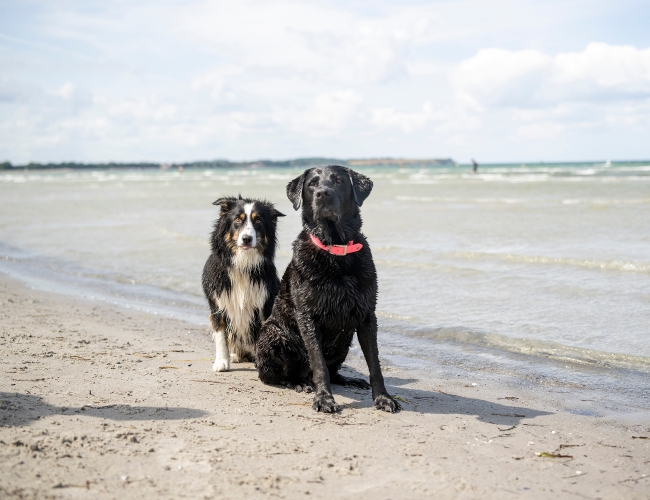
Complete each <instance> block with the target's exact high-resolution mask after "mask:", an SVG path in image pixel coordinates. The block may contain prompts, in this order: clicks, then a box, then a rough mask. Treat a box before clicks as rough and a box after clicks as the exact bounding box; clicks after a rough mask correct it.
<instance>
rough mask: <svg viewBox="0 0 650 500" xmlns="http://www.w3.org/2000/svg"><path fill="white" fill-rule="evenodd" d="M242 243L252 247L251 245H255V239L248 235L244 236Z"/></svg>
mask: <svg viewBox="0 0 650 500" xmlns="http://www.w3.org/2000/svg"><path fill="white" fill-rule="evenodd" d="M241 241H242V243H243V244H244V245H250V244H251V243H253V237H252V236H251V235H249V234H246V235H244V236H242V239H241Z"/></svg>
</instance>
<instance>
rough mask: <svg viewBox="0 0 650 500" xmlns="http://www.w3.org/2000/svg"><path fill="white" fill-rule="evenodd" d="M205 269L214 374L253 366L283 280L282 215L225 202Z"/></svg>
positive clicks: (252, 204)
mask: <svg viewBox="0 0 650 500" xmlns="http://www.w3.org/2000/svg"><path fill="white" fill-rule="evenodd" d="M214 205H218V206H219V207H220V208H221V213H220V216H219V219H218V220H217V221H216V222H215V224H214V230H213V232H212V236H211V238H210V243H211V246H212V254H211V255H210V257H208V261H207V262H206V263H205V267H204V268H203V280H202V281H203V293H204V294H205V298H206V299H207V300H208V303H209V304H210V324H211V325H212V328H213V329H214V341H215V344H216V355H215V361H214V365H213V366H212V369H213V370H214V371H216V372H221V371H226V370H229V369H230V362H231V361H233V362H235V363H237V362H240V361H244V360H249V361H253V358H254V354H255V341H256V340H257V336H258V334H259V330H260V327H261V326H262V322H263V321H264V320H265V319H266V318H267V317H268V316H269V314H271V308H272V307H273V301H274V300H275V296H276V295H277V293H278V287H279V283H280V282H279V280H278V275H277V271H276V270H275V264H274V263H273V259H274V257H275V247H276V245H277V239H276V234H275V233H276V226H277V221H278V217H284V214H281V213H280V212H278V211H277V210H276V209H275V208H274V207H273V205H272V204H271V203H269V202H267V201H260V200H252V199H248V198H246V199H242V197H241V195H240V196H239V198H234V197H230V198H220V199H218V200H217V201H215V202H214Z"/></svg>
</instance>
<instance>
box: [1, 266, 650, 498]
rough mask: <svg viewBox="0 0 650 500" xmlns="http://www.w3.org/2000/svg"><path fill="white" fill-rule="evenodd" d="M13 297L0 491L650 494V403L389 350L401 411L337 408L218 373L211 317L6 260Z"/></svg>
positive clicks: (243, 373)
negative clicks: (50, 281) (133, 305)
mask: <svg viewBox="0 0 650 500" xmlns="http://www.w3.org/2000/svg"><path fill="white" fill-rule="evenodd" d="M0 302H1V304H2V311H1V312H0V325H1V349H2V357H1V360H2V372H3V375H2V378H1V380H2V387H1V388H0V390H1V392H2V393H1V395H0V497H2V498H116V497H120V498H180V497H186V498H206V499H208V498H257V497H269V496H270V497H278V498H298V497H313V498H326V497H327V498H372V499H397V498H431V497H434V496H435V497H436V498H539V497H540V495H543V496H547V495H553V496H555V497H561V498H649V497H650V478H649V476H650V439H648V437H650V419H648V420H646V421H641V422H640V421H639V420H638V419H637V420H636V421H635V422H629V421H628V422H626V421H624V420H617V419H611V418H606V417H603V418H595V417H589V416H582V415H576V414H572V413H569V412H567V411H565V410H564V409H563V404H562V401H561V400H560V399H558V398H560V397H561V395H559V394H557V395H554V393H553V392H552V391H546V395H541V392H540V391H536V392H531V391H528V390H526V389H524V388H520V389H517V388H513V387H509V386H500V385H499V384H494V383H492V384H491V385H490V384H486V383H482V382H481V381H480V380H478V381H477V382H470V381H468V380H459V379H453V380H451V379H449V380H448V379H440V380H436V379H428V380H426V381H423V380H420V379H419V377H418V376H417V373H415V372H409V371H406V370H399V369H396V368H394V367H391V366H386V367H385V375H386V382H387V387H388V389H389V391H391V393H392V394H394V395H395V396H397V397H398V398H399V399H400V401H401V402H402V405H403V407H404V410H403V411H402V412H401V413H399V414H394V415H391V414H387V413H382V412H379V411H376V410H375V409H374V408H373V407H372V401H371V398H370V394H369V392H366V391H360V390H353V389H346V388H341V387H338V386H334V394H335V397H336V399H337V401H338V402H339V403H342V404H344V405H345V409H344V410H343V411H342V412H341V413H340V414H338V415H324V414H319V413H316V412H314V411H313V410H312V409H311V397H310V396H309V395H305V394H297V393H295V392H293V391H291V390H288V389H284V388H279V387H270V386H265V385H263V384H261V383H260V382H259V380H258V379H257V376H256V372H255V369H254V367H253V365H252V364H239V365H234V366H235V369H234V370H233V371H231V372H228V373H219V374H214V373H212V371H211V369H210V367H211V362H212V360H211V356H212V354H213V352H212V342H211V340H210V337H209V333H208V332H207V330H205V329H203V328H197V327H196V326H192V325H188V324H185V323H182V322H180V321H176V320H171V319H165V318H160V317H159V316H157V315H153V316H152V315H147V314H144V313H139V312H134V311H131V310H126V309H118V308H111V307H109V306H108V305H106V304H102V303H96V302H92V301H85V300H82V299H78V298H73V297H69V296H63V295H54V294H49V293H45V292H41V291H37V290H31V289H29V288H26V287H25V286H24V285H22V284H21V283H19V282H17V281H14V280H12V279H9V278H7V277H6V276H4V275H0ZM380 349H381V346H380ZM346 371H347V372H348V373H354V372H357V371H358V372H361V373H363V374H365V373H366V371H365V369H364V367H363V365H362V364H360V363H358V360H356V361H355V362H354V363H351V364H350V365H346ZM472 384H474V385H472Z"/></svg>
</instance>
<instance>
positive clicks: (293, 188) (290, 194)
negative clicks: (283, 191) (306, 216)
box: [287, 168, 311, 210]
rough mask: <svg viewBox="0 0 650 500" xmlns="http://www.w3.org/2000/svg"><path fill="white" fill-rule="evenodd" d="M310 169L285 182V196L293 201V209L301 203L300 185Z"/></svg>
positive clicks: (296, 208)
mask: <svg viewBox="0 0 650 500" xmlns="http://www.w3.org/2000/svg"><path fill="white" fill-rule="evenodd" d="M310 170H311V169H310V168H308V169H307V170H305V171H304V172H303V173H302V175H301V176H300V177H296V178H295V179H294V180H292V181H291V182H290V183H289V184H287V198H289V200H291V203H293V209H294V210H298V209H299V208H300V206H301V205H302V187H303V185H304V184H305V177H307V174H308V173H309V171H310Z"/></svg>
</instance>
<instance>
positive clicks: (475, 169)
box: [472, 158, 478, 173]
mask: <svg viewBox="0 0 650 500" xmlns="http://www.w3.org/2000/svg"><path fill="white" fill-rule="evenodd" d="M472 172H473V173H476V172H478V163H476V160H474V158H472Z"/></svg>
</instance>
